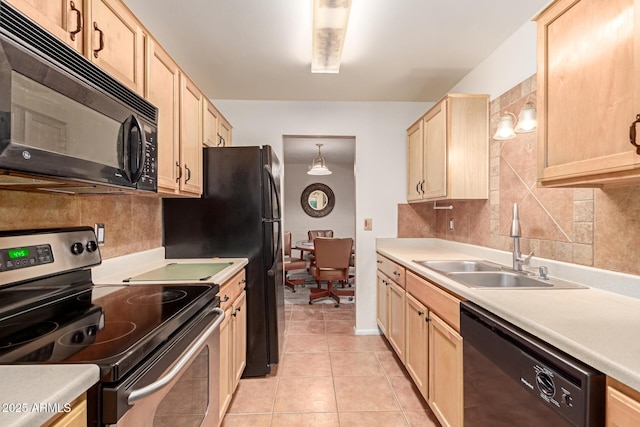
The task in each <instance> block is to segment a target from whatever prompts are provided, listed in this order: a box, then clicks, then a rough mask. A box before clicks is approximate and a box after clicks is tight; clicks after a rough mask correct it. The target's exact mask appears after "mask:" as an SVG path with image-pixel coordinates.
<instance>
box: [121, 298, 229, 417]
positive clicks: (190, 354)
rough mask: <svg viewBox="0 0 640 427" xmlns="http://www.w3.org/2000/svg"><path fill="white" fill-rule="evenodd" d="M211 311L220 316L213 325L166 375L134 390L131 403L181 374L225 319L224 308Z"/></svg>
mask: <svg viewBox="0 0 640 427" xmlns="http://www.w3.org/2000/svg"><path fill="white" fill-rule="evenodd" d="M211 311H212V312H215V313H216V314H217V315H218V317H217V318H216V320H215V321H214V322H213V323H212V324H211V326H209V327H208V328H207V329H206V330H205V331H204V332H203V333H202V334H200V336H199V337H198V338H197V339H196V340H195V341H194V342H193V343H192V344H191V345H190V346H189V348H188V349H187V350H186V351H185V352H184V353H182V356H180V359H179V360H178V361H177V362H176V363H175V364H174V365H173V367H172V368H171V370H170V371H169V372H167V373H166V374H165V375H163V376H162V377H160V378H159V379H158V380H157V381H154V382H152V383H151V384H149V385H146V386H144V387H142V388H139V389H137V390H133V391H132V392H131V393H130V394H129V397H128V398H127V402H128V403H129V405H133V404H134V403H136V402H137V401H139V400H141V399H144V398H145V397H148V396H150V395H152V394H154V393H157V392H158V391H160V390H162V389H163V388H164V387H166V386H167V385H169V383H170V382H171V381H172V380H173V379H174V378H176V377H177V376H178V374H180V372H181V371H182V369H184V367H185V366H186V365H187V363H188V362H189V360H190V359H191V358H192V357H193V356H195V354H196V353H197V352H198V351H199V350H200V347H202V346H203V345H204V343H205V342H206V341H207V339H208V338H209V335H211V334H212V333H213V332H214V331H215V330H216V329H217V328H218V327H219V326H220V324H221V323H222V321H223V320H224V316H225V314H224V311H223V310H222V309H220V308H218V307H216V308H214V309H213V310H211Z"/></svg>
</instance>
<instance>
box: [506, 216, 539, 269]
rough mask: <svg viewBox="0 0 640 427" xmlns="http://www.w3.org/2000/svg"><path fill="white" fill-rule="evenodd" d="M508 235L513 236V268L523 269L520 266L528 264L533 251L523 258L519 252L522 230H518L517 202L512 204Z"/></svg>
mask: <svg viewBox="0 0 640 427" xmlns="http://www.w3.org/2000/svg"><path fill="white" fill-rule="evenodd" d="M509 235H510V236H511V237H513V270H514V271H524V270H523V269H522V266H524V265H528V264H529V261H530V260H531V257H532V256H533V252H531V253H530V254H529V255H527V256H526V257H524V258H523V257H522V254H521V253H520V237H522V232H521V231H520V220H519V219H518V204H517V203H514V204H513V218H512V220H511V232H510V234H509Z"/></svg>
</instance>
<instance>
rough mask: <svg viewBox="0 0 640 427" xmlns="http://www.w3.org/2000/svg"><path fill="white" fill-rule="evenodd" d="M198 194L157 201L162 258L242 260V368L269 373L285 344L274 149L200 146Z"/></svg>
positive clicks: (257, 373)
mask: <svg viewBox="0 0 640 427" xmlns="http://www.w3.org/2000/svg"><path fill="white" fill-rule="evenodd" d="M203 163H204V168H203V186H204V188H203V195H202V197H201V198H200V199H166V198H165V199H163V200H162V211H163V226H164V246H165V248H166V257H167V258H203V257H226V258H230V257H231V258H234V257H236V258H248V259H249V264H248V265H247V268H246V277H247V284H246V291H247V366H246V368H245V370H244V374H243V377H254V376H262V375H267V374H269V373H270V371H271V365H272V364H274V363H278V360H279V359H280V357H281V354H282V346H283V342H284V327H285V325H284V322H285V320H284V278H283V271H282V257H283V251H282V244H281V242H282V229H281V212H282V210H281V204H280V163H279V161H278V158H277V157H276V155H275V153H274V152H273V150H272V148H271V147H270V146H268V145H264V146H262V147H224V148H204V149H203Z"/></svg>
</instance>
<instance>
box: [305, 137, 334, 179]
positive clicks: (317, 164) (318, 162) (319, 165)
mask: <svg viewBox="0 0 640 427" xmlns="http://www.w3.org/2000/svg"><path fill="white" fill-rule="evenodd" d="M316 145H317V146H318V156H317V157H314V158H313V161H312V162H311V166H309V171H308V172H307V174H308V175H331V174H332V172H331V171H330V170H329V168H328V167H327V165H326V163H325V162H324V158H323V157H322V153H321V152H320V147H322V144H316Z"/></svg>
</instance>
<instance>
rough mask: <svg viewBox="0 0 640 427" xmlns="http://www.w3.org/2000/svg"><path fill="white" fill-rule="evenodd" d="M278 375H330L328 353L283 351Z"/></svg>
mask: <svg viewBox="0 0 640 427" xmlns="http://www.w3.org/2000/svg"><path fill="white" fill-rule="evenodd" d="M278 376H279V377H281V378H282V377H331V362H330V359H329V353H285V355H284V358H283V361H282V363H281V364H280V370H279V373H278Z"/></svg>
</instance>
